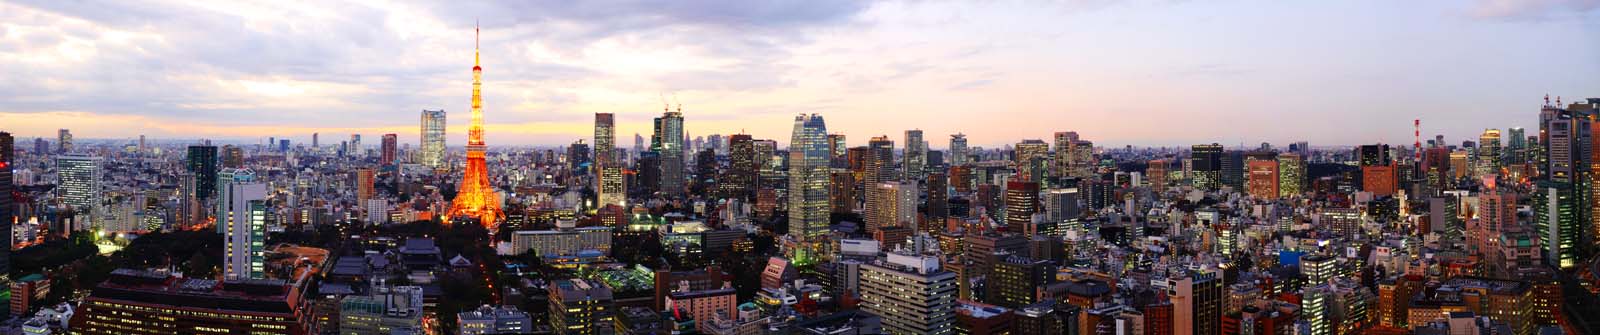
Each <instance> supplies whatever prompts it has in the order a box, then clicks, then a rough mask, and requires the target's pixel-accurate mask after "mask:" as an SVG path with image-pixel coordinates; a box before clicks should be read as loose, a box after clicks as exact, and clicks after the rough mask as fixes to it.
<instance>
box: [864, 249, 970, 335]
mask: <svg viewBox="0 0 1600 335" xmlns="http://www.w3.org/2000/svg"><path fill="white" fill-rule="evenodd" d="M859 285H860V287H861V303H860V305H859V306H860V308H861V310H863V311H866V312H867V313H872V314H873V315H877V316H878V317H881V318H882V319H883V320H882V322H883V331H884V333H886V334H894V335H912V334H930V335H944V334H953V333H954V332H955V318H956V312H955V308H956V274H955V273H953V272H950V271H945V270H943V269H940V268H939V258H937V257H934V256H913V255H905V254H900V253H894V252H891V253H889V255H888V259H887V260H886V261H883V262H880V263H877V264H862V265H861V281H860V284H859Z"/></svg>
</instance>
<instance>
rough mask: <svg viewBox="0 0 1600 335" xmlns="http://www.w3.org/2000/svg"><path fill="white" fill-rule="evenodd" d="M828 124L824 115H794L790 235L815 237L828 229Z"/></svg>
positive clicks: (791, 155) (790, 168)
mask: <svg viewBox="0 0 1600 335" xmlns="http://www.w3.org/2000/svg"><path fill="white" fill-rule="evenodd" d="M829 156H831V155H830V153H829V149H828V128H827V126H826V125H825V124H824V122H823V120H822V115H817V114H811V115H809V116H807V115H799V116H796V117H795V118H794V134H793V136H792V137H790V140H789V235H790V236H794V237H796V238H806V239H809V238H813V237H817V236H821V235H824V234H826V233H827V230H828V213H829V212H831V209H830V208H829V205H828V182H829V179H830V177H829V174H828V172H829V171H830V170H829V169H830V168H829V167H828V164H829V162H828V161H829V160H830V158H829Z"/></svg>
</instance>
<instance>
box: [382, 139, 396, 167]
mask: <svg viewBox="0 0 1600 335" xmlns="http://www.w3.org/2000/svg"><path fill="white" fill-rule="evenodd" d="M399 142H400V137H399V136H398V135H395V134H383V146H382V147H380V148H381V149H382V150H381V151H382V153H381V154H380V155H379V157H380V160H379V162H381V163H382V164H383V165H394V162H395V158H397V157H398V156H399V155H400V143H399Z"/></svg>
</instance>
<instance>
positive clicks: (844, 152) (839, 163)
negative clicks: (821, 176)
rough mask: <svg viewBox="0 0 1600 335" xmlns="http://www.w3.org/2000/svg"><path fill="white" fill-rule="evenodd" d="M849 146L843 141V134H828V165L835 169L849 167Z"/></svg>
mask: <svg viewBox="0 0 1600 335" xmlns="http://www.w3.org/2000/svg"><path fill="white" fill-rule="evenodd" d="M849 151H850V146H849V144H848V143H846V142H845V136H844V134H828V166H829V167H832V168H835V169H843V168H847V167H850V160H849V159H847V158H848V153H849Z"/></svg>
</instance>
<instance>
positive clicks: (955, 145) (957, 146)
mask: <svg viewBox="0 0 1600 335" xmlns="http://www.w3.org/2000/svg"><path fill="white" fill-rule="evenodd" d="M968 155H969V154H968V153H967V135H966V134H960V133H957V134H955V135H950V155H949V156H950V166H961V165H966V164H967V159H968V157H969V156H968Z"/></svg>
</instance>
